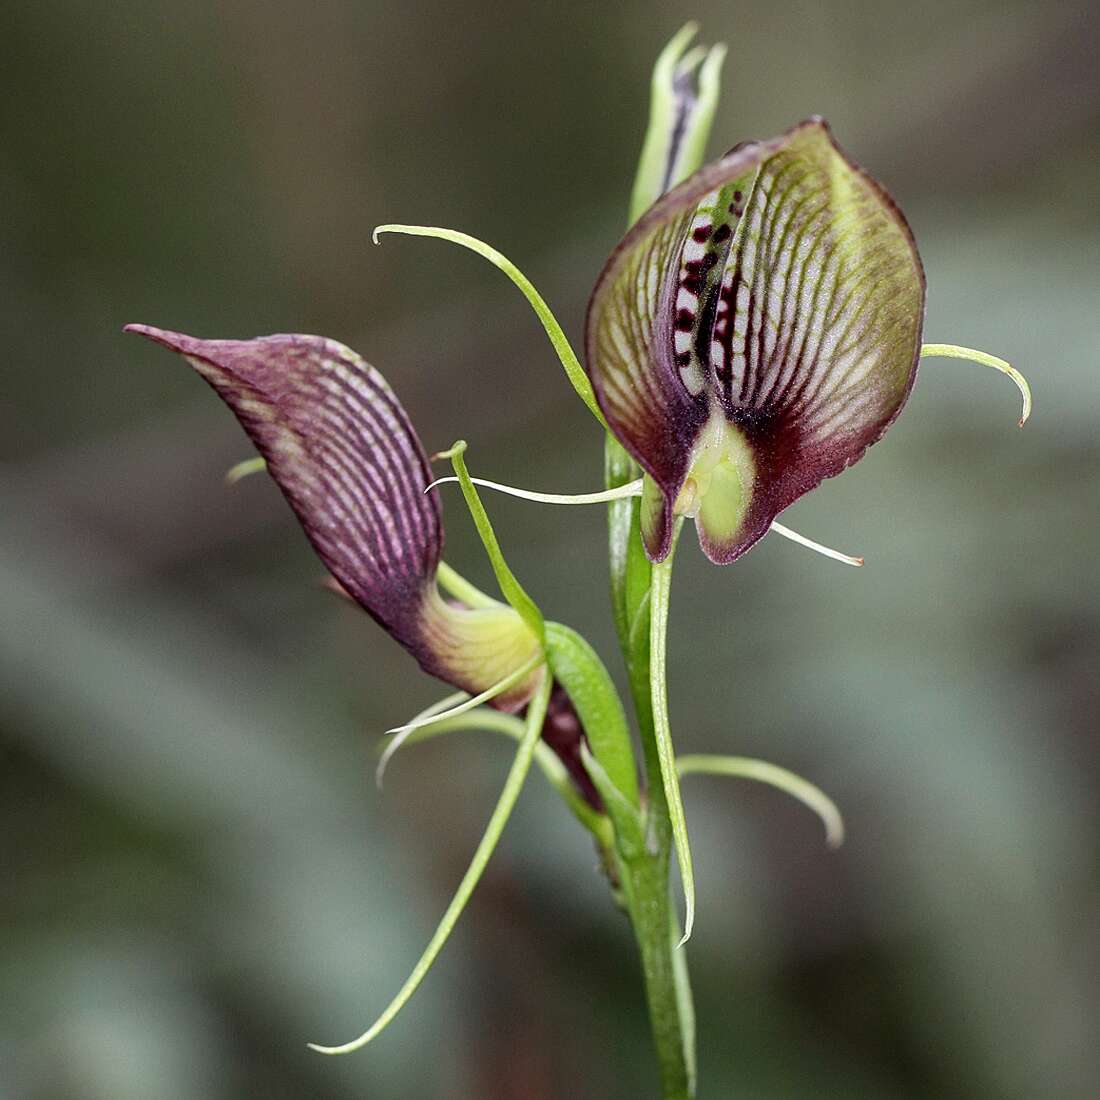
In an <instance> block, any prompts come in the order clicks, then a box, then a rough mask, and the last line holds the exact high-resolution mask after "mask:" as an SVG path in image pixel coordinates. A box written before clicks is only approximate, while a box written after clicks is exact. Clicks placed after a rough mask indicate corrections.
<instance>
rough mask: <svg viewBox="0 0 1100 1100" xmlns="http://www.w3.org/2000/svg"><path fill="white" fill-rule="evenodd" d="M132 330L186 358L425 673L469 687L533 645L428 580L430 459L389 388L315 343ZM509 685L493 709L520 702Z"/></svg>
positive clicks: (437, 528) (320, 549)
mask: <svg viewBox="0 0 1100 1100" xmlns="http://www.w3.org/2000/svg"><path fill="white" fill-rule="evenodd" d="M127 331H130V332H138V333H140V334H141V335H143V336H146V337H148V338H149V339H151V340H153V341H155V342H156V343H158V344H162V345H163V346H164V347H167V348H169V349H171V350H172V351H176V352H179V353H180V354H181V355H183V356H185V357H186V358H187V360H188V361H189V362H190V363H191V365H192V366H193V367H194V368H195V369H196V370H197V371H198V372H199V373H200V374H201V375H202V376H203V377H204V378H205V379H206V381H207V382H209V383H210V385H211V386H213V388H214V389H215V390H216V391H217V393H218V395H219V396H220V397H221V398H222V399H223V400H224V401H225V402H226V404H228V405H229V406H230V408H231V409H232V410H233V412H234V414H235V415H236V417H237V419H238V420H239V421H240V423H241V426H242V427H243V428H244V429H245V431H246V432H247V433H248V435H249V436H250V437H251V439H252V441H253V443H254V444H255V445H256V448H257V450H259V452H260V453H261V454H262V455H263V457H264V458H265V459H266V460H267V467H268V471H269V472H270V474H271V476H272V478H273V479H274V480H275V482H276V484H277V485H278V486H279V488H280V489H281V490H282V492H283V495H284V496H285V497H286V499H287V501H288V502H289V504H290V506H291V508H293V510H294V512H295V514H296V515H297V517H298V520H299V522H300V523H301V525H302V528H303V529H304V531H305V533H306V536H307V537H308V538H309V541H310V542H311V543H312V544H313V548H314V549H315V550H316V552H317V554H318V556H319V557H320V559H321V560H322V562H324V564H325V566H326V567H327V568H328V569H329V571H330V572H331V573H332V575H333V577H334V578H335V579H336V581H337V582H338V584H339V586H340V588H341V589H342V590H343V591H344V592H346V593H347V594H348V595H349V596H350V597H351V598H352V599H353V600H355V601H356V602H357V603H358V604H360V605H361V606H362V607H363V608H364V609H365V610H366V611H367V612H368V613H369V614H370V615H371V616H372V617H373V618H374V619H375V620H376V621H377V622H378V623H379V624H380V625H381V626H382V627H383V628H384V629H385V630H387V631H388V632H389V633H390V634H391V635H392V636H393V637H394V638H395V639H396V640H397V641H398V642H400V643H401V645H403V646H404V647H405V648H406V649H408V650H409V651H410V652H411V653H412V654H413V656H414V657H416V659H417V660H418V661H419V663H420V665H421V667H423V668H424V669H425V671H427V672H429V673H431V674H433V675H435V676H438V677H440V678H441V679H443V680H446V681H448V682H449V683H452V684H454V685H455V686H457V687H461V688H463V689H464V690H469V691H472V692H473V693H475V694H476V693H478V692H480V691H483V690H486V689H487V688H488V687H490V686H491V685H493V684H495V683H498V682H499V681H500V680H502V679H504V678H505V677H506V676H507V675H508V674H509V673H510V672H511V671H513V670H514V669H516V668H517V667H519V666H520V665H521V664H522V663H523V662H524V661H525V660H528V659H529V658H530V657H531V655H532V654H533V653H536V652H537V651H538V644H537V641H536V640H535V639H534V636H533V635H532V634H531V632H530V631H529V630H528V629H527V627H526V626H525V625H524V624H523V622H522V620H520V618H519V616H518V615H517V614H516V613H515V612H514V611H513V610H512V609H511V608H509V607H507V606H505V605H503V604H502V605H500V606H499V608H480V609H469V608H464V607H459V606H456V605H454V604H452V603H448V602H447V601H445V600H444V599H443V597H442V596H441V595H440V593H439V590H438V588H437V586H436V572H437V570H438V567H439V561H440V556H441V554H442V551H443V527H442V516H441V510H440V502H439V497H438V494H435V493H429V494H425V493H424V489H425V487H426V486H427V485H428V484H429V482H430V481H431V480H432V475H431V471H430V467H429V464H428V459H427V455H426V454H425V453H424V448H423V446H422V445H421V443H420V440H419V438H418V437H417V435H416V432H415V431H414V430H413V427H412V424H411V423H410V422H409V418H408V415H407V414H406V412H405V410H404V408H403V407H402V406H401V403H400V402H399V401H398V400H397V398H396V396H395V395H394V393H393V391H392V390H391V389H390V387H389V385H388V384H387V383H386V380H385V379H384V378H383V377H382V375H381V374H379V372H378V371H377V370H375V369H374V368H373V367H371V366H370V365H369V364H368V363H366V362H364V360H363V359H362V358H360V357H359V356H358V355H357V354H356V353H355V352H353V351H351V350H350V349H349V348H346V347H345V346H344V345H343V344H339V343H337V342H336V341H334V340H328V339H325V338H323V337H320V336H298V335H279V336H264V337H259V338H257V339H254V340H199V339H196V338H195V337H192V336H185V335H183V334H181V333H175V332H165V331H162V330H160V329H155V328H150V327H148V326H145V325H130V326H128V327H127ZM533 683H534V681H533V679H532V682H531V684H521V685H517V687H516V688H514V689H512V690H511V691H510V692H509V693H508V695H507V697H504V698H502V699H501V700H500V705H502V706H505V707H507V708H508V709H515V708H517V707H519V706H522V705H523V703H524V702H526V700H527V698H528V697H529V695H530V692H531V690H533Z"/></svg>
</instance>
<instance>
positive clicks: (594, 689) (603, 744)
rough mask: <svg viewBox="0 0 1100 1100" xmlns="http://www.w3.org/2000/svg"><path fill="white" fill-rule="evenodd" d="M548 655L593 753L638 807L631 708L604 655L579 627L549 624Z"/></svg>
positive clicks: (619, 787) (612, 779)
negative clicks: (629, 718) (628, 716)
mask: <svg viewBox="0 0 1100 1100" xmlns="http://www.w3.org/2000/svg"><path fill="white" fill-rule="evenodd" d="M546 655H547V659H548V661H549V664H550V669H551V671H552V672H553V673H554V678H555V679H556V680H557V681H558V682H559V683H560V684H561V685H562V687H564V688H565V690H566V692H567V693H568V694H569V698H570V700H571V701H572V703H573V706H574V708H575V709H576V711H577V716H578V717H579V718H580V720H581V726H582V727H583V728H584V732H585V736H586V737H587V738H588V744H589V745H590V746H591V749H592V753H593V755H594V756H595V757H596V759H597V760H599V762H600V765H601V766H602V767H603V769H604V771H605V772H606V773H607V775H608V777H609V779H610V781H611V782H612V783H614V785H615V786H616V787H617V788H618V789H619V791H620V792H621V793H622V795H623V797H624V798H625V799H626V800H627V801H628V802H629V803H630V804H631V805H632V806H634V807H635V809H637V808H638V807H639V806H640V805H641V799H640V798H639V795H638V769H637V764H636V763H635V760H634V747H633V745H632V744H631V741H630V728H629V726H628V725H627V721H626V712H625V711H624V710H623V704H622V702H621V700H620V699H619V693H618V692H617V691H616V690H615V684H614V682H613V681H612V679H611V676H610V674H609V673H608V671H607V669H606V667H605V666H604V663H603V661H601V660H600V658H599V655H598V654H597V653H596V651H595V650H594V649H593V648H592V647H591V646H590V645H589V644H588V642H587V641H585V639H584V638H582V637H581V636H580V635H579V634H578V633H577V632H576V631H575V630H573V629H571V628H570V627H568V626H563V625H562V624H561V623H553V622H551V623H547V624H546Z"/></svg>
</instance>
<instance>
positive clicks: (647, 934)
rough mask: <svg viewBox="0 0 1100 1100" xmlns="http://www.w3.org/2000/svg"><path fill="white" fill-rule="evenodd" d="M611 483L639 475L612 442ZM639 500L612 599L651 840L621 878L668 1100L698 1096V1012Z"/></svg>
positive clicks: (619, 537)
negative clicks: (668, 791)
mask: <svg viewBox="0 0 1100 1100" xmlns="http://www.w3.org/2000/svg"><path fill="white" fill-rule="evenodd" d="M605 476H606V483H607V484H608V485H609V486H615V485H621V484H623V483H625V482H627V481H630V480H631V479H632V478H634V477H637V469H636V467H634V465H633V464H632V462H631V461H630V459H629V457H628V456H627V455H626V453H625V452H624V451H623V450H622V448H621V447H620V446H619V444H618V443H617V442H616V441H615V440H614V439H613V438H612V437H611V436H608V437H607V441H606V467H605ZM638 519H639V517H638V501H637V499H636V498H635V499H632V500H631V499H627V500H617V501H614V502H613V503H612V504H611V505H610V507H609V525H608V526H609V530H608V534H609V544H610V545H609V549H610V560H611V594H612V605H613V608H614V611H615V625H616V627H617V631H618V635H619V642H620V646H621V648H622V651H623V658H624V661H625V663H626V669H627V675H628V677H629V681H630V692H631V697H632V700H633V703H634V713H635V716H636V718H637V722H638V730H639V733H640V738H641V744H642V752H643V758H644V764H645V776H646V803H645V824H644V833H643V835H642V837H641V838H640V842H639V843H637V844H636V845H630V846H628V845H626V844H624V843H623V838H621V837H618V836H617V837H616V843H617V845H618V852H619V878H620V881H621V882H622V886H623V898H624V900H625V902H626V908H627V915H628V916H629V918H630V921H631V923H632V925H633V928H634V938H635V940H636V942H637V944H638V951H639V954H640V956H641V963H642V977H643V980H644V983H645V996H646V1004H647V1007H648V1010H649V1019H650V1026H651V1028H652V1032H653V1043H654V1047H655V1049H656V1053H657V1061H658V1064H659V1066H660V1075H661V1089H662V1092H661V1095H662V1096H663V1097H664V1100H690V1098H691V1097H692V1096H694V1095H695V1010H694V1007H693V1005H692V999H691V987H690V985H689V983H688V976H687V963H686V956H685V952H684V949H683V948H676V947H675V944H676V943H677V942H678V940H679V938H680V928H679V924H678V922H677V920H676V915H675V911H674V909H673V906H672V901H671V896H670V892H669V870H670V868H671V863H672V819H671V817H670V815H669V808H668V802H667V800H666V798H665V786H664V781H663V777H662V770H661V757H660V752H659V751H658V745H657V736H656V723H655V721H654V712H653V694H652V686H651V683H650V625H651V624H650V606H649V605H650V599H651V588H652V581H653V576H652V568H651V566H650V563H649V559H648V558H647V557H646V556H645V554H644V552H643V551H642V549H641V546H642V542H641V531H640V529H639V522H638Z"/></svg>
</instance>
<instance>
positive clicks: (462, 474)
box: [435, 439, 546, 644]
mask: <svg viewBox="0 0 1100 1100" xmlns="http://www.w3.org/2000/svg"><path fill="white" fill-rule="evenodd" d="M465 451H466V441H465V440H464V439H460V440H459V441H458V442H457V443H455V445H454V446H453V447H452V448H451V449H450V450H449V451H442V452H440V453H439V454H438V455H436V456H435V457H436V458H449V459H450V460H451V465H452V466H453V467H454V471H455V474H456V476H457V477H458V483H459V485H461V486H462V495H463V496H464V497H465V498H466V507H467V508H469V510H470V515H471V517H472V518H473V521H474V526H475V527H476V528H477V533H478V535H479V536H480V538H481V544H482V546H484V547H485V553H486V554H487V555H488V557H489V563H490V564H491V565H492V567H493V573H494V575H495V576H496V579H497V584H499V585H500V591H501V594H502V595H503V596H504V598H505V599H506V600H507V601H508V603H509V604H511V605H512V607H513V608H514V609H515V611H516V612H517V613H518V614H519V616H520V618H521V619H523V621H524V622H525V623H526V624H527V625H528V627H530V629H531V630H532V632H533V633H534V634H535V636H536V637H537V638H538V639H539V641H540V642H541V643H543V644H545V642H546V624H545V622H544V620H543V617H542V612H541V611H540V610H539V609H538V605H537V604H536V603H535V601H534V600H532V599H531V597H530V596H528V595H527V592H526V591H525V590H524V588H523V585H521V584H520V583H519V581H518V580H516V576H515V574H514V573H513V572H512V570H511V569H509V568H508V563H507V562H506V561H505V560H504V554H503V552H502V551H501V549H500V543H499V542H497V537H496V533H495V532H494V531H493V525H492V523H490V522H489V515H488V513H487V512H486V511H485V505H484V504H482V503H481V497H480V496H478V492H477V488H476V487H475V486H474V483H473V482H472V481H471V480H470V472H469V470H467V469H466V460H465V458H464V457H463V455H464V454H465Z"/></svg>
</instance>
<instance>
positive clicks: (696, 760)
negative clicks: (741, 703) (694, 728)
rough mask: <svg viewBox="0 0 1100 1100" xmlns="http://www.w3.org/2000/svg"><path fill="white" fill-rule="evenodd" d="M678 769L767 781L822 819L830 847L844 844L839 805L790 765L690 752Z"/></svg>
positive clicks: (842, 820)
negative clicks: (784, 766) (782, 765)
mask: <svg viewBox="0 0 1100 1100" xmlns="http://www.w3.org/2000/svg"><path fill="white" fill-rule="evenodd" d="M676 769H677V771H679V773H680V775H681V777H683V776H685V775H724V776H730V777H732V778H735V779H753V780H756V782H758V783H767V784H768V785H769V786H772V787H776V788H778V789H779V790H781V791H784V792H785V793H786V794H789V795H790V796H791V797H792V798H797V799H798V801H799V802H801V803H802V804H803V805H804V806H808V807H809V808H810V809H811V810H813V811H814V813H816V814H817V816H818V817H819V818H821V822H822V824H823V825H824V826H825V843H826V844H828V845H829V847H830V848H839V847H840V845H841V844H843V843H844V818H843V817H841V815H840V810H839V809H838V808H837V804H836V803H835V802H834V801H833V800H832V799H831V798H830V797H829V796H828V795H827V794H826V793H825V792H824V791H823V790H821V788H820V787H816V786H814V784H813V783H811V782H810V781H809V780H808V779H803V778H802V776H800V775H796V774H795V773H794V772H792V771H788V770H787V769H786V768H781V767H779V765H778V764H769V763H768V762H767V761H766V760H754V759H752V758H751V757H748V756H709V755H688V756H681V757H679V758H678V759H677V761H676Z"/></svg>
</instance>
